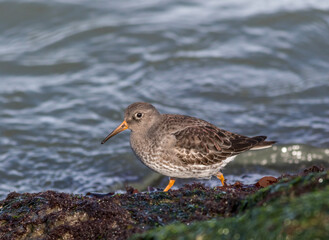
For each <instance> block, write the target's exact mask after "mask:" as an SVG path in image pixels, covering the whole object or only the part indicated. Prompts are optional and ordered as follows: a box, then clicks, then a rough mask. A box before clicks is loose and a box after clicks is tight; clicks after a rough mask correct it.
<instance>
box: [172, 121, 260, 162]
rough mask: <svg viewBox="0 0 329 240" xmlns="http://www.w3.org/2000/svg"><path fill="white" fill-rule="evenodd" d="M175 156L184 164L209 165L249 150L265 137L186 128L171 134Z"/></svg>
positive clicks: (198, 127)
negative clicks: (173, 137) (173, 139)
mask: <svg viewBox="0 0 329 240" xmlns="http://www.w3.org/2000/svg"><path fill="white" fill-rule="evenodd" d="M173 135H174V136H175V138H176V142H175V151H176V156H177V157H178V158H179V159H180V161H182V162H183V163H185V164H203V165H211V164H215V163H219V162H221V161H223V160H225V159H226V158H228V157H230V156H234V155H237V154H239V153H241V152H244V151H246V150H249V149H251V148H253V147H254V146H255V145H257V144H258V143H259V142H262V141H264V140H265V138H266V137H264V136H259V137H254V138H249V137H246V136H242V135H238V134H234V133H231V132H228V131H225V130H222V129H219V128H217V127H215V126H212V125H203V126H193V127H187V128H184V129H182V130H179V131H176V132H174V133H173Z"/></svg>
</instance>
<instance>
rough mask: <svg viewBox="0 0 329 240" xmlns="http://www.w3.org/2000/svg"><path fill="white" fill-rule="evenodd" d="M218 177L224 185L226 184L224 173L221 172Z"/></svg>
mask: <svg viewBox="0 0 329 240" xmlns="http://www.w3.org/2000/svg"><path fill="white" fill-rule="evenodd" d="M216 177H217V178H218V179H219V180H220V181H221V182H222V184H223V186H225V182H224V181H225V178H224V175H223V173H221V172H219V173H218V174H217V175H216Z"/></svg>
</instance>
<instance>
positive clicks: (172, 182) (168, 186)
mask: <svg viewBox="0 0 329 240" xmlns="http://www.w3.org/2000/svg"><path fill="white" fill-rule="evenodd" d="M175 181H176V179H175V178H172V177H169V183H168V185H167V187H166V188H165V190H163V191H164V192H167V191H168V190H169V189H170V188H171V187H172V186H174V183H175Z"/></svg>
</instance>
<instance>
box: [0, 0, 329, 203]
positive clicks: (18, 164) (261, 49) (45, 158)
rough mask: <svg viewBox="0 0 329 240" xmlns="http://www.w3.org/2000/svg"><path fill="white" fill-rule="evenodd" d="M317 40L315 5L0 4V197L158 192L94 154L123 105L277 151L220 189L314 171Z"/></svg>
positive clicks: (145, 177) (107, 153) (322, 149)
mask: <svg viewBox="0 0 329 240" xmlns="http://www.w3.org/2000/svg"><path fill="white" fill-rule="evenodd" d="M328 39H329V2H327V1H315V0H313V1H284V0H280V1H274V2H270V3H269V2H264V1H252V2H250V1H246V0H234V1H232V0H230V1H229V0H227V1H151V0H149V1H138V2H134V1H129V2H126V1H122V2H119V1H115V2H108V1H81V0H79V1H77V0H76V1H74V0H71V1H61V0H57V1H55V0H53V1H41V0H39V1H37V0H36V1H29V0H28V1H26V0H25V1H23V0H22V1H19V0H10V1H9V0H7V1H3V0H1V1H0V132H1V138H0V197H1V198H3V197H4V196H5V195H6V194H7V193H9V192H10V191H19V192H25V191H29V192H37V191H42V190H46V189H55V190H59V191H67V192H79V193H85V192H87V191H108V190H113V189H120V188H121V189H122V188H123V186H124V184H126V183H129V184H132V183H134V184H138V183H140V184H142V186H143V187H145V186H146V184H150V185H153V186H157V185H159V186H164V185H165V184H166V182H167V179H166V178H159V177H160V176H159V175H157V174H153V173H152V172H151V171H150V170H149V169H147V168H146V167H145V166H143V165H142V164H141V163H140V162H138V161H137V160H136V159H135V157H134V156H133V154H132V153H131V150H130V147H129V141H128V140H129V134H127V133H126V134H125V133H122V134H121V135H118V136H116V137H115V138H113V139H111V141H109V142H108V143H107V144H106V145H100V141H101V140H102V139H103V138H104V137H105V136H106V135H107V134H108V133H109V131H110V130H112V129H113V128H114V127H116V125H118V124H119V123H120V122H121V121H122V117H123V110H124V108H125V107H126V106H127V105H129V104H130V103H132V102H135V101H146V102H150V103H153V104H155V106H156V107H157V108H158V109H159V110H160V111H161V112H170V113H180V114H186V115H193V116H196V117H199V118H202V119H205V120H208V121H210V122H212V123H214V124H216V125H218V126H220V127H221V128H224V129H227V130H230V131H234V132H237V133H240V134H244V135H268V136H269V138H270V139H271V140H277V141H279V145H278V146H277V147H276V148H274V149H270V150H265V151H253V152H250V153H245V154H243V155H241V156H239V157H238V158H237V159H236V160H235V161H234V162H233V163H231V164H230V165H228V166H227V167H226V168H225V170H223V173H224V174H225V175H226V176H227V178H228V180H229V181H235V180H241V179H242V180H244V181H245V182H248V181H249V182H252V181H254V179H255V178H257V177H259V176H263V175H267V174H272V175H279V174H280V173H283V172H287V171H291V172H295V171H297V170H299V169H301V168H302V167H305V166H310V165H312V164H317V163H321V164H324V165H326V166H328V159H329V158H328V155H329V127H328V126H329V108H328V104H329V94H328V93H329V75H328V72H329V71H328V69H329V41H328ZM294 148H295V149H294ZM250 154H251V155H250ZM184 182H185V181H181V182H180V183H179V182H178V181H177V186H179V184H183V183H184ZM209 184H213V183H212V182H210V183H209Z"/></svg>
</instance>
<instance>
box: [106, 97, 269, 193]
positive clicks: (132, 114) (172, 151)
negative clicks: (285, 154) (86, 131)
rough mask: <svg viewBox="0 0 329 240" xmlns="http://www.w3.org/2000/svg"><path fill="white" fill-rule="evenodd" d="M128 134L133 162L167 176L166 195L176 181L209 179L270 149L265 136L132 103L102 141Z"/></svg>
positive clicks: (221, 176)
mask: <svg viewBox="0 0 329 240" xmlns="http://www.w3.org/2000/svg"><path fill="white" fill-rule="evenodd" d="M126 129H130V130H131V135H130V145H131V148H132V150H133V152H134V153H135V155H136V156H137V158H138V159H139V160H140V161H141V162H142V163H144V164H145V165H146V166H147V167H149V168H151V169H152V170H154V171H156V172H158V173H160V174H162V175H165V176H168V177H169V184H168V185H167V187H166V188H165V189H164V192H167V191H168V190H169V189H170V188H171V187H172V186H173V185H174V183H175V179H176V178H199V179H209V178H211V177H212V176H216V177H217V178H218V179H219V180H220V181H221V182H222V184H223V185H224V180H225V178H224V176H223V174H222V173H221V172H220V169H222V168H223V167H224V166H225V165H226V164H228V163H229V162H230V161H232V160H233V159H234V158H235V157H236V155H238V154H240V153H242V152H245V151H247V150H257V149H264V148H268V147H271V146H272V145H273V144H274V143H275V141H265V139H266V136H256V137H246V136H243V135H239V134H235V133H231V132H229V131H226V130H223V129H220V128H218V127H216V126H215V125H213V124H211V123H209V122H207V121H204V120H201V119H198V118H194V117H190V116H184V115H178V114H161V113H159V111H158V110H157V109H156V108H155V107H154V106H153V105H151V104H149V103H144V102H136V103H133V104H131V105H130V106H128V107H127V108H126V110H125V115H124V121H123V122H122V123H121V124H120V125H119V126H118V127H117V128H116V129H115V130H113V131H112V132H111V133H110V134H109V135H108V136H107V137H106V138H105V139H104V140H103V141H102V144H104V143H105V142H106V141H107V140H108V139H110V138H111V137H113V136H114V135H116V134H118V133H120V132H122V131H124V130H126Z"/></svg>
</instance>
